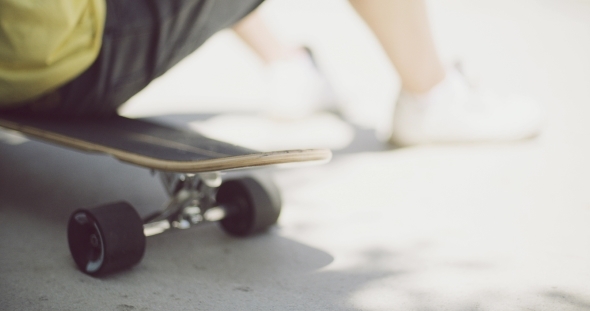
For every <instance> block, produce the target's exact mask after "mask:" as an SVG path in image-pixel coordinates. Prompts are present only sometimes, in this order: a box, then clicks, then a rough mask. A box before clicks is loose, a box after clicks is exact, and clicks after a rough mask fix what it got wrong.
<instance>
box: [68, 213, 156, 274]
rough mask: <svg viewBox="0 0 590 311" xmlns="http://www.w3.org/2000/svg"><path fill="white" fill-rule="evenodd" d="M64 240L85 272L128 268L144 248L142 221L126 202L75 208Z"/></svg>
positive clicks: (140, 256) (93, 272) (137, 261)
mask: <svg viewBox="0 0 590 311" xmlns="http://www.w3.org/2000/svg"><path fill="white" fill-rule="evenodd" d="M68 244H69V247H70V252H71V254H72V257H73V258H74V261H75V262H76V265H78V267H79V268H80V270H82V272H84V273H86V274H89V275H93V276H96V275H104V274H108V273H110V272H115V271H118V270H123V269H126V268H130V267H132V266H133V265H135V264H137V263H139V261H140V260H141V258H142V257H143V253H144V252H145V236H144V235H143V222H142V221H141V218H140V217H139V214H137V211H135V209H134V208H133V207H132V206H131V205H130V204H129V203H126V202H118V203H113V204H107V205H102V206H99V207H95V208H92V209H79V210H77V211H75V212H74V213H72V215H71V216H70V220H69V222H68Z"/></svg>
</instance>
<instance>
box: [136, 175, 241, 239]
mask: <svg viewBox="0 0 590 311" xmlns="http://www.w3.org/2000/svg"><path fill="white" fill-rule="evenodd" d="M154 173H155V174H158V176H159V177H160V180H161V181H162V184H163V185H164V188H165V189H166V192H167V193H168V195H169V196H170V200H169V201H168V203H167V204H166V208H164V210H163V211H161V212H157V213H156V214H153V215H150V216H149V217H147V218H146V219H144V225H143V228H144V230H143V231H144V234H145V236H152V235H156V234H159V233H162V232H164V231H166V230H168V229H171V228H176V229H188V228H190V227H191V226H194V225H197V224H200V223H204V222H215V221H220V220H222V219H224V218H226V217H227V216H229V215H231V211H232V209H231V207H228V206H224V205H218V204H215V203H216V202H215V195H216V192H217V188H219V186H221V183H222V179H221V174H220V173H219V172H213V173H200V174H182V173H171V172H164V171H154Z"/></svg>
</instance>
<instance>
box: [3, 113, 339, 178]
mask: <svg viewBox="0 0 590 311" xmlns="http://www.w3.org/2000/svg"><path fill="white" fill-rule="evenodd" d="M0 126H1V127H4V128H7V129H11V130H15V131H18V132H21V133H23V134H25V135H28V136H32V137H34V138H38V139H41V140H45V141H49V142H53V143H57V144H59V145H62V146H66V147H70V148H73V149H77V150H82V151H88V152H98V153H104V154H108V155H112V156H114V157H115V158H117V159H119V160H121V161H123V162H127V163H130V164H135V165H139V166H143V167H146V168H150V169H156V170H162V171H171V172H183V173H202V172H213V171H222V170H230V169H242V168H248V167H257V166H269V165H277V164H286V163H298V162H327V161H329V160H330V159H331V158H332V152H331V151H330V150H328V149H300V150H284V151H273V152H260V153H256V154H248V155H241V156H229V157H224V158H217V159H209V160H198V161H169V160H161V159H156V158H152V157H147V156H143V155H140V154H135V153H130V152H127V151H123V150H119V149H116V148H111V147H107V146H104V145H100V144H94V143H90V142H87V141H84V140H80V139H77V138H72V137H68V136H65V135H61V134H57V133H52V132H48V131H44V130H40V129H37V128H35V127H31V126H26V125H21V124H18V123H16V122H11V121H7V120H1V119H0Z"/></svg>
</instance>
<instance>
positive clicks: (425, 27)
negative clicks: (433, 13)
mask: <svg viewBox="0 0 590 311" xmlns="http://www.w3.org/2000/svg"><path fill="white" fill-rule="evenodd" d="M350 3H351V4H352V6H353V7H354V8H355V9H356V11H357V12H358V13H359V14H360V16H361V17H362V18H363V19H364V20H365V22H366V23H367V24H368V25H369V27H370V28H371V29H372V30H373V32H374V33H375V35H376V36H377V38H378V39H379V41H380V42H381V45H382V46H383V48H384V49H385V52H386V53H387V56H389V59H390V60H391V62H392V63H393V65H394V66H395V67H396V69H397V71H398V73H399V75H400V77H401V80H402V87H403V88H404V89H405V90H406V91H409V92H412V93H424V92H427V91H428V90H430V89H431V88H432V87H433V86H435V85H436V84H438V83H439V82H441V81H442V80H443V79H444V77H445V69H444V66H443V65H442V63H441V61H440V59H439V58H438V54H437V52H436V49H435V47H434V42H433V39H432V34H431V33H430V28H429V27H430V25H429V22H428V16H427V14H426V5H425V3H424V1H423V0H350Z"/></svg>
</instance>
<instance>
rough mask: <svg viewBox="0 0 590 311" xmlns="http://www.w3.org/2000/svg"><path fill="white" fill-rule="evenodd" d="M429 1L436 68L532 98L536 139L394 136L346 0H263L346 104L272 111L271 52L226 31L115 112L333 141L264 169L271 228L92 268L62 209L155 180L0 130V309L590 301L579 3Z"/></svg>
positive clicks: (286, 141) (138, 193)
mask: <svg viewBox="0 0 590 311" xmlns="http://www.w3.org/2000/svg"><path fill="white" fill-rule="evenodd" d="M428 3H429V13H430V17H431V23H432V28H433V31H434V34H435V39H436V42H437V47H438V49H439V51H440V53H441V55H442V57H443V59H444V61H445V63H448V64H452V63H454V62H457V61H460V62H461V63H462V64H463V67H464V68H465V70H466V72H467V74H468V75H469V76H470V77H471V78H472V79H473V80H474V81H477V83H478V84H479V85H480V86H482V87H484V88H487V89H491V90H493V91H494V92H497V93H499V94H520V95H524V96H528V97H530V98H532V99H534V100H536V101H538V102H539V103H540V104H541V105H542V106H543V107H544V108H545V109H546V111H547V122H546V125H545V128H544V130H543V133H542V135H540V137H537V138H535V139H533V140H529V141H525V142H519V143H510V144H494V145H469V146H465V145H453V146H442V145H441V146H422V147H411V148H397V147H395V146H392V145H389V144H388V143H386V142H385V139H386V138H387V134H388V131H389V127H390V123H391V116H392V111H393V103H394V102H395V99H396V96H397V94H398V92H399V78H398V77H397V75H396V73H395V71H394V69H393V67H392V66H391V65H390V64H389V63H388V61H387V59H386V57H385V54H384V53H383V52H382V51H381V50H380V49H379V46H378V45H377V42H376V40H375V38H374V37H372V35H371V34H370V32H369V30H368V28H366V26H365V25H364V24H363V23H362V21H361V20H360V19H359V18H358V17H357V16H356V15H355V13H354V11H353V10H352V8H351V7H350V6H349V5H348V3H347V2H346V1H341V0H269V1H268V2H267V3H265V4H264V5H263V6H262V7H261V9H260V12H261V15H262V16H263V18H264V20H265V21H266V22H267V23H268V25H269V27H270V29H271V30H272V31H273V32H274V33H275V34H276V35H277V37H278V38H280V40H282V41H283V42H284V43H285V44H291V45H301V44H304V45H307V46H309V47H311V48H312V49H313V50H314V52H315V54H316V56H317V59H318V61H319V65H320V66H321V68H322V70H323V72H324V73H325V75H326V76H327V77H328V79H329V81H330V83H331V85H332V87H333V90H334V93H335V95H336V98H337V99H338V100H337V103H338V108H339V110H340V112H341V115H340V116H337V115H335V114H330V113H318V114H314V115H310V116H308V117H306V118H301V119H296V120H281V119H277V118H270V117H268V115H267V113H265V112H268V111H269V109H271V108H269V107H271V106H272V98H271V97H269V95H268V94H269V91H268V82H267V79H266V72H265V67H264V64H263V63H262V62H261V60H260V59H258V58H257V56H256V55H255V54H254V53H253V52H252V51H250V50H249V49H248V47H246V45H245V44H244V43H242V42H241V41H240V40H239V39H238V38H237V37H236V35H235V34H233V33H232V32H230V31H224V32H221V33H219V34H217V35H216V36H214V37H213V38H211V39H210V40H209V41H208V42H207V43H206V44H205V45H204V46H203V47H202V48H201V49H199V50H198V51H197V52H196V53H194V54H193V55H191V56H190V57H188V58H187V59H185V60H184V61H183V62H181V63H180V64H179V65H178V66H177V67H175V68H174V69H173V70H171V71H170V72H169V73H167V74H166V75H164V76H163V77H161V78H160V79H158V80H157V81H155V82H154V83H152V84H151V85H150V86H149V87H148V88H147V89H145V90H144V91H143V92H142V93H140V94H138V95H137V96H136V97H134V98H132V99H131V101H130V102H129V103H128V104H127V105H126V106H124V107H123V109H122V110H121V113H122V114H124V115H127V116H131V117H159V118H160V119H161V120H165V121H166V122H171V123H176V124H180V123H182V124H183V125H186V126H187V127H188V128H191V129H195V130H198V131H200V132H203V133H205V134H207V135H209V136H211V137H215V138H219V139H223V140H226V141H229V142H233V143H236V144H240V145H244V146H247V147H252V148H257V149H263V150H275V149H287V148H305V147H312V148H331V149H333V151H334V154H335V156H334V159H333V160H332V162H331V163H329V164H326V165H323V166H316V167H306V168H301V169H289V170H282V171H276V172H274V175H275V178H276V180H277V184H278V185H279V187H280V188H281V190H282V192H283V201H284V206H283V213H282V216H281V219H280V224H279V226H278V228H276V229H274V230H273V231H271V233H270V234H268V235H265V236H261V237H256V238H252V239H245V240H235V239H231V238H228V237H226V236H225V235H224V234H223V233H222V232H221V231H220V230H217V228H214V227H211V226H209V227H207V226H206V227H202V228H194V229H191V230H188V231H182V232H174V233H170V234H164V235H161V236H155V237H152V238H149V239H148V249H147V252H146V255H145V257H144V260H143V261H142V263H141V264H140V265H139V266H138V267H136V268H134V269H133V270H132V271H130V272H127V273H123V274H120V275H117V276H114V277H111V278H107V279H93V278H90V277H87V276H85V275H83V274H81V273H80V272H78V271H76V270H75V268H74V265H73V263H72V261H71V259H69V253H68V250H67V245H66V242H65V241H66V239H65V224H66V220H67V215H68V214H69V212H71V211H72V210H73V209H75V208H76V207H80V206H87V205H92V204H97V203H101V202H104V201H109V200H110V201H112V200H118V199H126V200H128V201H130V202H132V203H133V204H134V205H135V206H137V207H138V209H140V211H143V212H146V211H149V210H153V209H157V208H158V207H159V205H160V204H161V202H164V200H165V195H164V192H163V190H161V189H160V188H161V187H160V185H159V184H158V180H157V179H155V178H152V177H151V176H150V175H149V172H147V171H146V170H144V169H140V168H135V167H132V166H129V165H126V164H121V163H119V162H117V161H115V160H112V159H110V158H107V157H104V156H97V155H92V156H89V155H84V154H81V153H77V152H73V151H69V150H63V149H61V148H56V147H52V146H47V145H45V144H41V143H35V142H30V143H24V144H22V143H21V142H22V141H21V140H19V139H18V138H15V137H13V136H11V137H9V138H4V140H5V141H6V142H10V143H12V144H2V143H0V309H2V310H25V309H28V310H36V309H43V310H70V309H75V310H81V309H86V310H90V309H93V310H99V309H105V310H162V309H167V310H177V309H178V310H185V309H186V310H193V309H203V310H290V309H293V310H341V309H350V310H590V139H589V134H590V122H589V121H588V120H589V119H590V1H582V0H476V1H474V0H436V1H434V0H433V1H429V2H428ZM6 137H8V136H6ZM40 154H43V155H44V157H45V159H46V160H44V161H40V160H39V158H38V157H39V155H40ZM3 306H4V307H3Z"/></svg>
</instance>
